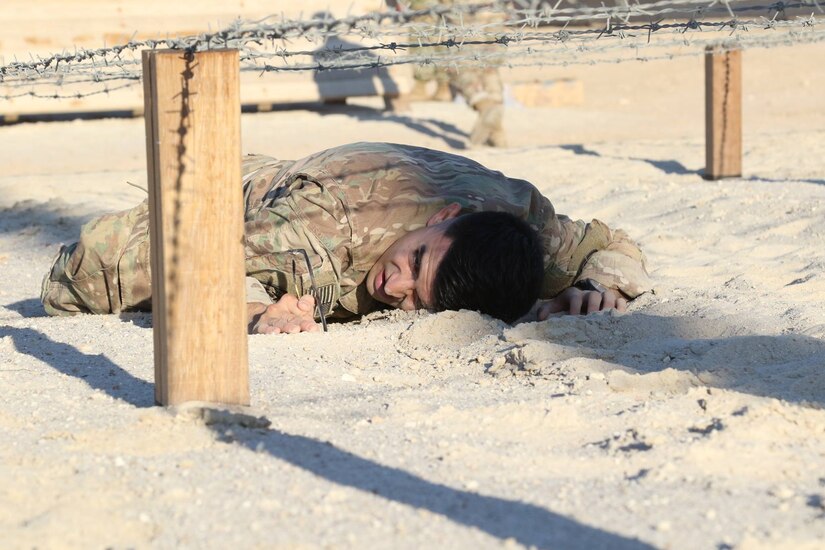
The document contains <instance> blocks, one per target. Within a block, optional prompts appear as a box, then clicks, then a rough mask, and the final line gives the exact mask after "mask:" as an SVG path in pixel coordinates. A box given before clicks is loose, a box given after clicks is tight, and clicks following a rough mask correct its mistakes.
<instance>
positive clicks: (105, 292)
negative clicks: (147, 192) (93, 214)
mask: <svg viewBox="0 0 825 550" xmlns="http://www.w3.org/2000/svg"><path fill="white" fill-rule="evenodd" d="M151 281H152V275H151V270H150V267H149V207H148V204H147V201H143V202H142V203H141V204H139V205H138V206H136V207H135V208H132V209H131V210H126V211H125V212H119V213H117V214H109V215H106V216H101V217H100V218H97V219H95V220H92V221H91V222H89V223H87V224H86V225H84V226H83V228H82V229H81V231H80V240H79V241H78V242H76V243H74V244H72V245H69V246H63V247H61V249H60V252H59V253H58V254H57V257H56V258H55V260H54V262H53V263H52V267H51V269H50V270H49V272H48V273H46V276H45V277H44V279H43V285H42V288H41V294H40V299H41V301H42V302H43V306H44V307H45V308H46V313H48V314H49V315H74V314H77V313H118V312H121V311H129V310H149V309H151V306H152V302H151Z"/></svg>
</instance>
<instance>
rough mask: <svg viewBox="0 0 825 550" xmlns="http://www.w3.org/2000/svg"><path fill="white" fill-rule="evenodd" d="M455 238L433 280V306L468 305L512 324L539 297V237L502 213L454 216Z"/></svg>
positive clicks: (541, 266)
mask: <svg viewBox="0 0 825 550" xmlns="http://www.w3.org/2000/svg"><path fill="white" fill-rule="evenodd" d="M444 234H445V236H447V237H449V238H450V239H451V240H452V241H453V242H452V244H451V245H450V248H449V249H448V250H447V252H446V253H445V254H444V258H443V259H442V260H441V265H439V267H438V271H437V272H436V274H435V279H434V281H433V302H434V303H433V307H434V309H435V310H436V311H443V310H445V309H453V310H457V309H472V310H475V311H479V312H481V313H486V314H487V315H491V316H493V317H497V318H499V319H501V320H502V321H506V322H508V323H512V322H513V321H515V320H517V319H518V318H519V317H521V316H522V315H524V314H525V313H527V312H528V311H529V310H530V308H531V307H532V306H533V304H534V303H535V301H536V300H537V299H538V296H539V291H540V290H541V283H542V279H543V276H544V262H543V259H542V256H543V255H542V246H541V238H540V237H539V235H538V234H537V233H536V232H535V231H534V230H533V229H532V228H531V227H530V226H529V225H527V223H526V222H525V221H523V220H521V219H519V218H517V217H516V216H514V215H512V214H508V213H506V212H477V213H474V214H465V215H463V216H459V217H457V218H456V219H455V220H453V221H452V223H451V224H450V225H449V227H448V228H447V230H446V231H445V232H444Z"/></svg>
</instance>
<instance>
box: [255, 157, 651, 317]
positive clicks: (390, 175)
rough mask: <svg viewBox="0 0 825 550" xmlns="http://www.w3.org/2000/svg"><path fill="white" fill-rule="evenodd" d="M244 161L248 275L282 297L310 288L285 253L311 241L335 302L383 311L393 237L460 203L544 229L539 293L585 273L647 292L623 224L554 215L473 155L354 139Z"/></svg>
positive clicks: (529, 191) (340, 312)
mask: <svg viewBox="0 0 825 550" xmlns="http://www.w3.org/2000/svg"><path fill="white" fill-rule="evenodd" d="M244 167H245V173H246V174H247V175H246V176H245V197H244V198H245V207H246V272H247V275H249V276H251V277H254V278H255V279H257V280H258V281H260V282H261V283H262V284H263V286H264V287H265V288H266V289H267V292H268V293H269V295H270V296H271V297H273V298H276V297H278V296H280V295H281V294H283V293H284V292H289V293H294V294H297V295H301V294H304V293H307V292H308V290H309V284H310V280H309V274H308V273H307V269H306V267H305V266H306V262H305V261H303V260H301V259H300V258H299V257H297V255H296V254H295V253H294V252H293V253H285V250H294V249H298V248H303V249H305V250H306V252H307V254H308V255H309V257H310V259H311V263H312V266H313V270H314V276H315V279H316V285H317V286H318V288H319V294H320V298H321V302H322V303H324V304H325V305H327V311H330V309H331V310H332V311H331V313H334V314H335V316H340V317H347V316H351V315H352V314H363V313H367V312H369V311H372V310H374V309H376V308H377V307H379V306H380V304H377V303H376V302H375V301H374V300H373V299H372V297H370V295H369V294H368V293H367V291H366V288H365V286H364V284H363V283H364V279H365V277H366V275H367V272H368V271H369V269H370V268H371V267H372V266H373V264H374V263H375V262H376V261H377V260H378V258H379V257H380V256H381V254H383V253H384V251H385V250H386V249H387V248H388V247H389V246H390V244H392V243H393V242H395V241H396V240H397V239H398V238H400V237H401V236H403V235H404V234H406V233H407V232H410V231H413V230H415V229H418V228H421V227H424V226H425V225H426V222H427V220H428V219H429V218H430V216H431V215H432V214H434V213H435V212H437V211H438V210H440V209H441V208H443V207H444V206H446V205H448V204H450V203H453V202H457V203H459V204H460V205H461V207H462V212H464V213H469V212H478V211H505V212H510V213H512V214H515V215H517V216H519V217H520V218H522V219H524V220H526V221H527V222H528V223H529V224H530V225H531V226H532V227H533V228H534V229H536V230H537V231H538V232H539V234H540V235H541V237H542V239H543V242H544V250H545V266H546V270H545V280H544V287H543V289H542V297H548V298H549V297H552V296H554V295H555V294H558V293H559V292H561V290H563V289H564V288H567V287H568V286H570V285H571V284H573V283H575V282H576V281H577V280H579V279H584V278H591V279H594V280H596V281H598V282H600V283H601V284H602V285H604V286H606V287H610V288H614V289H618V290H620V291H621V292H622V293H623V294H625V295H627V296H628V297H631V298H632V297H635V296H637V295H638V294H640V293H642V292H644V291H645V290H648V289H650V281H649V278H648V276H647V272H646V270H645V266H644V257H643V255H642V253H641V251H640V250H639V248H638V247H637V246H636V245H635V243H633V242H632V241H630V240H629V239H628V238H627V235H626V234H625V233H624V232H622V231H620V230H619V231H611V230H610V229H609V228H607V226H605V225H604V224H603V223H601V222H599V221H597V220H593V221H591V222H590V223H589V224H586V223H584V222H582V221H572V220H570V219H569V218H567V217H566V216H561V215H557V214H556V212H555V210H554V209H553V205H552V204H551V203H550V201H549V200H547V198H545V197H544V196H542V195H541V193H540V192H539V191H538V190H537V189H536V188H535V187H534V186H533V185H532V184H530V183H528V182H527V181H524V180H520V179H514V178H508V177H506V176H504V175H503V174H501V173H500V172H497V171H493V170H490V169H487V168H485V167H483V166H481V165H480V164H478V163H477V162H475V161H473V160H470V159H467V158H465V157H461V156H457V155H452V154H448V153H444V152H440V151H434V150H430V149H424V148H420V147H413V146H408V145H395V144H388V143H355V144H350V145H344V146H341V147H336V148H334V149H328V150H326V151H322V152H320V153H317V154H315V155H312V156H309V157H307V158H304V159H302V160H299V161H295V162H285V161H277V160H275V159H270V158H267V157H259V156H253V157H250V158H248V159H247V160H246V161H245V163H244ZM502 290H503V291H504V290H505V289H502Z"/></svg>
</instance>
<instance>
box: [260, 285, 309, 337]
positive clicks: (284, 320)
mask: <svg viewBox="0 0 825 550" xmlns="http://www.w3.org/2000/svg"><path fill="white" fill-rule="evenodd" d="M257 306H258V307H255V304H250V305H249V309H250V319H249V333H250V334H294V333H296V332H316V331H317V330H318V324H317V323H316V322H315V315H314V313H315V298H313V297H312V296H310V295H306V296H301V298H296V297H295V296H292V295H290V294H286V295H284V296H282V297H281V299H280V300H278V301H277V302H275V303H274V304H270V305H268V306H264V305H263V304H257ZM260 306H263V308H262V307H260Z"/></svg>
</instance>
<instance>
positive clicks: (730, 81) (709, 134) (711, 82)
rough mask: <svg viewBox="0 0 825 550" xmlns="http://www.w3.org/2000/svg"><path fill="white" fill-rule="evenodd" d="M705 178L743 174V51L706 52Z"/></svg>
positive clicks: (712, 49)
mask: <svg viewBox="0 0 825 550" xmlns="http://www.w3.org/2000/svg"><path fill="white" fill-rule="evenodd" d="M705 151H706V155H705V156H706V164H705V178H707V179H720V178H731V177H738V176H741V175H742V51H741V50H733V51H722V50H718V49H717V50H714V48H713V47H712V46H709V47H708V49H707V50H706V53H705Z"/></svg>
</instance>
